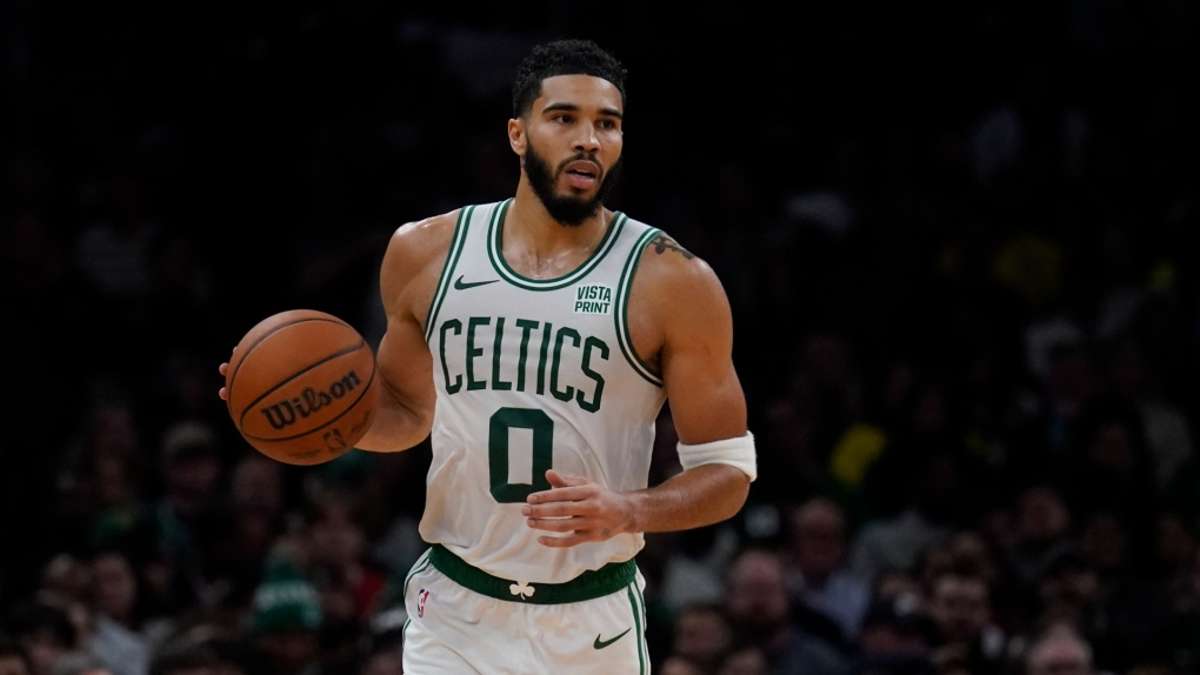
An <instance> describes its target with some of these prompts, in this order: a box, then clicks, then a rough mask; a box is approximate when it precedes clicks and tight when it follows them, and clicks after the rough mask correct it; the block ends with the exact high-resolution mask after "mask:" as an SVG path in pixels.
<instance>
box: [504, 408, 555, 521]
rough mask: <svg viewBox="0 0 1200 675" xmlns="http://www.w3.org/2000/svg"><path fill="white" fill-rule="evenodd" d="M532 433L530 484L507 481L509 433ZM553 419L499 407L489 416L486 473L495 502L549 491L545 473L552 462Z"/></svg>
mask: <svg viewBox="0 0 1200 675" xmlns="http://www.w3.org/2000/svg"><path fill="white" fill-rule="evenodd" d="M512 428H517V429H529V430H531V431H532V432H533V453H532V454H533V476H532V478H533V482H532V484H530V483H510V482H508V461H509V454H508V430H509V429H512ZM553 443H554V420H552V419H550V416H549V415H547V414H546V413H545V412H543V411H541V410H535V409H533V408H501V409H499V410H497V411H496V414H494V415H492V419H491V425H490V428H489V430H488V474H489V477H490V479H491V484H492V496H493V497H495V498H496V501H498V502H502V503H503V502H523V501H525V498H526V497H528V496H529V494H530V493H531V492H540V491H541V490H549V489H550V483H549V481H547V480H546V471H547V470H548V469H550V463H551V460H552V459H553V450H552V447H553Z"/></svg>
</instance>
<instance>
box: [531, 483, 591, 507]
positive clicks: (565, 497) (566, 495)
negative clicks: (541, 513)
mask: <svg viewBox="0 0 1200 675" xmlns="http://www.w3.org/2000/svg"><path fill="white" fill-rule="evenodd" d="M595 494H596V488H595V486H593V485H584V486H577V487H565V488H554V489H553V490H542V491H541V492H534V493H533V494H531V495H529V496H528V497H526V498H525V501H527V502H529V503H530V504H544V503H546V502H577V501H579V500H581V499H587V498H588V497H591V496H594V495H595Z"/></svg>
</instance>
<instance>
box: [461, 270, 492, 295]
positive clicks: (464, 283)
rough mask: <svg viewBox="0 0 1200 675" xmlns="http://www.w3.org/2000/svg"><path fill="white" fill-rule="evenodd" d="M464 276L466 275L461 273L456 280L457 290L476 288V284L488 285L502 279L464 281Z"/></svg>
mask: <svg viewBox="0 0 1200 675" xmlns="http://www.w3.org/2000/svg"><path fill="white" fill-rule="evenodd" d="M464 276H465V275H462V274H460V275H459V277H458V278H457V279H455V280H454V289H455V290H458V291H465V290H467V289H468V288H475V287H476V286H487V285H488V284H494V283H496V282H497V281H500V280H499V279H492V280H491V281H463V277H464Z"/></svg>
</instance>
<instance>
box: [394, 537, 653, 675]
mask: <svg viewBox="0 0 1200 675" xmlns="http://www.w3.org/2000/svg"><path fill="white" fill-rule="evenodd" d="M431 554H432V555H431ZM625 565H626V566H625V567H624V568H623V569H621V570H616V569H610V568H613V567H615V566H610V567H609V568H605V570H602V571H601V572H600V573H588V575H603V577H604V578H603V579H596V578H594V576H593V579H591V580H590V581H591V583H590V584H589V582H587V581H584V582H582V583H577V582H580V580H583V578H584V576H588V575H583V576H581V577H580V578H579V579H577V580H575V581H571V582H567V583H565V584H554V585H553V586H554V588H551V587H550V586H551V585H539V584H528V585H527V586H525V587H520V586H517V584H515V583H512V582H508V581H507V580H501V579H498V578H496V577H491V576H490V575H488V574H486V573H485V572H483V571H482V570H478V569H477V568H474V567H471V566H469V565H467V563H465V562H463V561H462V560H461V559H459V558H457V557H455V556H453V554H450V553H449V552H448V551H446V550H445V549H443V548H441V547H437V546H435V547H434V548H433V549H430V550H429V551H426V552H425V553H424V554H422V555H421V557H420V558H418V559H417V562H416V563H415V564H414V565H413V567H412V569H411V570H410V571H409V573H408V577H407V578H406V579H405V583H404V604H405V608H406V609H407V611H408V621H407V622H405V624H404V672H405V675H441V674H443V673H453V674H454V675H461V674H464V673H479V674H480V675H492V674H493V673H513V674H517V673H520V674H522V675H524V674H534V673H555V674H563V673H569V674H572V675H574V674H576V673H578V674H581V675H583V674H588V673H595V674H596V675H601V674H603V675H614V674H623V673H631V674H637V675H645V673H648V672H650V659H649V655H648V654H647V652H646V637H645V628H646V603H645V600H644V599H643V598H642V589H644V588H645V586H646V581H645V579H644V578H643V577H642V575H641V572H639V571H638V570H637V568H636V566H633V564H632V563H626V564H625ZM617 572H619V574H616V573H617ZM447 573H449V575H448V574H447ZM606 573H607V574H606ZM597 582H598V583H597ZM464 583H465V584H467V585H470V586H472V588H474V589H475V590H472V588H467V587H466V586H464V585H463V584H464ZM614 584H620V586H619V587H618V588H617V589H616V590H610V589H612V587H613V585H614ZM581 590H582V592H583V593H584V594H589V593H596V592H598V591H599V590H604V591H605V594H604V595H601V596H599V597H593V598H590V599H585V600H577V601H571V600H570V599H567V600H564V601H562V602H554V601H555V600H560V599H563V598H571V597H574V596H576V595H578V594H579V592H580V591H581ZM480 591H482V592H480ZM484 592H487V594H486V595H485V594H484ZM539 592H541V596H539V595H538V593H539ZM505 596H506V597H505ZM535 598H540V602H539V601H537V600H535Z"/></svg>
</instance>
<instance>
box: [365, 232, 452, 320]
mask: <svg viewBox="0 0 1200 675" xmlns="http://www.w3.org/2000/svg"><path fill="white" fill-rule="evenodd" d="M458 214H459V210H458V209H456V210H454V211H451V212H449V213H443V214H441V215H437V216H432V217H429V218H425V219H423V220H417V221H413V222H411V223H406V224H404V225H401V226H400V227H399V228H397V229H396V231H395V232H394V233H393V234H392V237H391V240H390V241H388V247H387V252H386V253H385V254H384V256H383V267H382V269H381V270H380V291H381V293H382V296H383V302H384V306H385V307H387V308H388V309H389V312H390V311H392V310H393V309H397V308H399V306H400V305H401V304H408V303H409V301H412V300H417V301H418V302H419V300H420V296H421V295H425V294H426V293H424V291H425V290H427V289H426V288H425V287H426V286H429V285H430V282H429V278H430V277H432V279H433V281H432V284H436V283H437V276H438V274H439V272H440V271H441V268H442V264H443V263H444V262H445V260H446V254H447V252H448V251H449V250H450V242H451V240H452V239H453V238H454V226H455V224H456V223H457V222H458ZM413 296H416V297H413Z"/></svg>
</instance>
